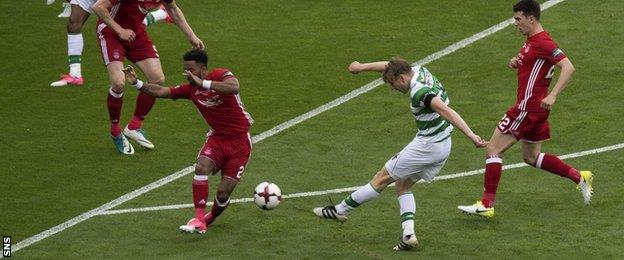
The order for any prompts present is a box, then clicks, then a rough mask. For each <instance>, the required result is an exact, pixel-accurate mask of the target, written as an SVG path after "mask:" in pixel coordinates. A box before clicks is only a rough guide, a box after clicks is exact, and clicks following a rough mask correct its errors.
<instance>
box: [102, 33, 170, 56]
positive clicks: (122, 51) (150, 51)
mask: <svg viewBox="0 0 624 260" xmlns="http://www.w3.org/2000/svg"><path fill="white" fill-rule="evenodd" d="M97 34H98V38H99V41H100V42H99V43H100V51H101V52H102V58H103V59H104V64H106V65H108V64H109V63H111V62H112V61H121V62H123V61H124V58H126V57H127V58H128V60H130V61H131V62H132V63H136V62H139V61H142V60H145V59H148V58H158V57H159V56H158V51H156V46H154V43H152V40H151V39H150V38H149V36H148V35H147V32H145V31H143V32H140V33H138V34H137V35H136V37H135V38H134V41H132V42H127V41H124V40H122V39H119V36H117V34H115V33H114V32H111V31H110V30H104V29H102V30H99V28H98V30H97Z"/></svg>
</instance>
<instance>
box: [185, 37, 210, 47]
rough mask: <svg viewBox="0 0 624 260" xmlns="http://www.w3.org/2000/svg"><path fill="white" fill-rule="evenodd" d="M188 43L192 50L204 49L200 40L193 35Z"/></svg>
mask: <svg viewBox="0 0 624 260" xmlns="http://www.w3.org/2000/svg"><path fill="white" fill-rule="evenodd" d="M189 42H191V45H192V46H193V49H198V50H203V49H204V48H205V47H206V46H204V42H202V40H200V39H199V38H197V36H195V35H193V37H192V38H191V39H189Z"/></svg>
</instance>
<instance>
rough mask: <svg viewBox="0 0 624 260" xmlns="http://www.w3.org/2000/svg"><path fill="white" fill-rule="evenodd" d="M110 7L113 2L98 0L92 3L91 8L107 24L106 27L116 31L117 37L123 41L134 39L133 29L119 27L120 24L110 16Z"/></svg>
mask: <svg viewBox="0 0 624 260" xmlns="http://www.w3.org/2000/svg"><path fill="white" fill-rule="evenodd" d="M112 7H113V3H111V1H110V0H98V1H97V2H95V4H93V6H92V7H91V9H93V12H94V13H95V14H96V15H97V16H99V17H100V18H101V19H102V21H104V23H105V24H106V25H108V27H110V28H111V29H112V30H113V31H114V32H115V33H117V35H118V36H119V38H121V39H122V40H124V41H129V42H131V41H134V38H135V37H136V34H135V33H134V31H132V30H130V29H124V28H123V27H121V25H119V24H118V23H117V22H115V20H114V19H113V17H111V15H110V9H111V8H112Z"/></svg>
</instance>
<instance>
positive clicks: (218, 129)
mask: <svg viewBox="0 0 624 260" xmlns="http://www.w3.org/2000/svg"><path fill="white" fill-rule="evenodd" d="M124 73H125V74H126V81H128V83H130V84H132V85H133V86H134V87H135V88H137V89H139V90H141V91H142V92H143V93H147V94H149V95H152V96H154V97H159V98H170V99H174V100H175V99H180V98H182V99H189V100H191V101H192V102H193V104H194V105H195V107H197V110H199V113H200V114H201V115H202V117H204V120H205V121H206V123H207V124H208V126H209V127H210V128H211V130H210V132H208V135H207V138H206V142H205V143H204V146H203V147H202V148H201V150H199V154H198V155H197V164H196V165H195V176H194V177H193V203H194V205H195V217H194V218H192V219H191V220H189V221H188V222H187V223H186V224H185V225H182V226H180V230H182V231H184V232H188V233H205V232H206V229H207V226H208V225H210V224H211V223H213V222H214V220H215V219H216V218H217V217H218V216H219V215H221V213H223V211H224V210H225V209H226V207H227V206H228V205H229V204H230V194H232V191H234V188H235V187H236V185H237V184H238V182H239V181H240V179H241V177H242V175H243V172H244V171H245V167H247V162H248V161H249V157H250V156H251V136H250V134H249V129H250V127H251V124H252V123H253V120H252V119H251V116H250V115H249V113H247V112H246V111H245V108H244V107H243V103H242V102H241V98H240V96H239V94H238V93H239V91H240V86H239V84H238V79H236V77H235V76H234V74H233V73H232V72H231V71H230V70H228V69H224V68H216V69H213V70H211V71H209V70H208V56H207V55H206V53H205V52H204V51H203V50H197V49H195V50H191V51H189V52H187V53H186V54H184V74H185V75H186V76H187V79H188V81H189V83H188V84H183V85H179V86H176V87H169V88H165V87H161V86H159V85H158V84H150V83H144V82H142V81H140V80H138V79H137V76H136V74H135V73H134V70H133V69H132V67H128V68H126V69H125V70H124ZM219 171H221V182H219V187H218V188H217V195H216V196H215V199H214V202H213V204H212V209H211V210H210V212H209V213H208V214H206V213H205V209H206V201H207V199H208V174H215V173H217V172H219Z"/></svg>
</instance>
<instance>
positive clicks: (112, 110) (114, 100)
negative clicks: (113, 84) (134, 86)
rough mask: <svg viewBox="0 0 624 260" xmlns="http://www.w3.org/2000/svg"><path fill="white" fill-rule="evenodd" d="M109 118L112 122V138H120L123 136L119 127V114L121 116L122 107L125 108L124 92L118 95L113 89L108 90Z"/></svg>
mask: <svg viewBox="0 0 624 260" xmlns="http://www.w3.org/2000/svg"><path fill="white" fill-rule="evenodd" d="M107 104H108V116H109V118H110V122H111V128H110V133H111V135H112V136H118V135H120V134H121V127H120V126H119V114H121V107H122V106H123V92H122V93H116V92H114V91H113V89H109V90H108V98H107Z"/></svg>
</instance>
